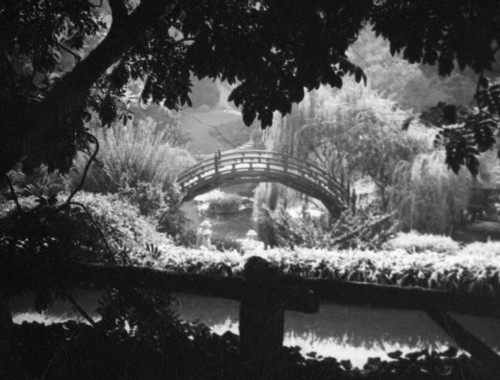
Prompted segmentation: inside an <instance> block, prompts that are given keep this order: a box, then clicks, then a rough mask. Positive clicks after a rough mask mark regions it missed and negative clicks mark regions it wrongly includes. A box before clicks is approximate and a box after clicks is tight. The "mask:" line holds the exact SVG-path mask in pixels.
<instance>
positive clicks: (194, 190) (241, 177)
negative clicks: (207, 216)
mask: <svg viewBox="0 0 500 380" xmlns="http://www.w3.org/2000/svg"><path fill="white" fill-rule="evenodd" d="M252 182H253V183H259V182H278V183H281V184H283V185H285V186H288V187H290V188H292V189H295V190H297V191H299V192H302V193H304V194H307V195H309V196H311V197H313V198H316V199H318V200H319V201H321V202H322V203H323V204H324V205H325V207H326V208H327V209H328V211H330V213H331V214H332V215H339V214H340V213H341V212H342V211H344V210H346V209H347V208H349V207H353V201H352V199H353V196H351V194H350V190H349V188H348V187H346V186H344V185H343V184H342V183H341V182H340V181H338V180H337V179H336V178H334V177H333V176H331V175H330V174H329V173H327V172H326V171H324V170H323V169H321V168H319V167H318V166H316V165H314V164H312V163H310V162H308V161H304V160H300V159H298V158H295V157H292V156H288V155H286V154H283V153H275V152H269V151H265V150H244V151H231V152H226V153H220V152H219V153H215V154H214V158H211V159H208V160H204V161H202V162H200V163H198V164H196V165H194V166H192V167H191V168H189V169H188V170H186V171H184V172H183V173H181V174H180V175H179V177H178V178H177V183H178V184H179V186H180V188H181V191H182V192H183V193H184V194H185V195H184V200H190V199H192V198H194V197H195V196H197V195H199V194H203V193H205V192H208V191H210V190H212V189H214V188H217V187H219V186H220V185H221V184H223V183H228V184H238V183H252Z"/></svg>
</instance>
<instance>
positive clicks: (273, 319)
mask: <svg viewBox="0 0 500 380" xmlns="http://www.w3.org/2000/svg"><path fill="white" fill-rule="evenodd" d="M15 269H16V268H13V266H9V271H6V270H5V269H3V268H0V289H2V290H3V292H4V293H9V294H16V293H18V292H20V291H23V290H29V289H31V290H38V289H39V288H40V284H41V283H42V284H43V286H44V287H46V288H50V287H54V288H55V287H59V286H61V284H64V286H65V287H75V288H81V287H91V288H94V289H109V288H113V287H114V288H131V287H132V288H149V289H156V290H161V291H167V292H183V293H191V294H196V295H202V296H210V297H218V298H225V299H230V300H235V301H239V302H240V323H239V326H240V327H239V328H240V353H241V366H242V368H245V373H246V375H245V376H247V378H249V379H257V378H263V376H264V375H265V374H268V373H269V372H270V371H272V368H276V366H277V363H280V360H281V357H282V353H283V351H282V350H283V338H284V320H285V310H293V311H299V312H303V313H316V312H317V311H318V310H319V305H320V301H329V302H336V303H344V304H358V305H369V306H374V307H384V308H396V309H414V310H422V311H425V312H427V313H428V314H429V316H430V317H431V319H432V320H434V321H435V322H436V323H438V324H439V325H440V326H441V327H442V328H443V329H444V330H445V331H446V332H447V333H448V334H449V335H451V336H452V338H453V339H455V341H456V342H457V343H458V344H459V345H460V346H461V347H462V348H463V349H464V350H467V351H468V352H469V353H470V354H471V355H472V356H473V357H474V358H475V359H476V360H477V361H478V362H480V363H481V364H483V366H484V367H485V368H486V369H487V370H489V371H490V372H491V373H492V374H494V376H498V377H493V378H500V357H499V356H498V355H497V354H496V353H495V352H494V351H493V350H491V349H490V348H489V347H488V346H486V345H485V344H484V343H483V342H481V341H480V340H479V339H477V338H476V337H474V336H473V335H472V334H470V333H469V332H468V331H467V330H465V329H464V328H463V327H462V326H460V325H459V324H458V322H456V321H455V320H454V319H453V318H452V317H451V315H450V314H449V312H454V313H460V314H470V315H476V316H482V317H494V318H500V300H499V299H498V298H495V297H490V296H476V295H470V294H462V293H460V294H459V293H453V292H445V291H438V290H429V289H422V288H401V287H396V286H387V285H376V284H368V283H355V282H344V281H336V280H321V279H307V278H300V277H296V276H289V275H280V274H279V273H278V272H279V271H278V268H277V267H274V266H272V265H271V264H269V263H268V262H267V261H265V260H264V259H262V258H259V257H251V258H250V259H249V260H248V261H247V263H246V265H245V269H244V273H243V276H232V277H221V276H214V275H203V274H194V273H172V272H168V271H165V270H160V269H152V268H141V267H133V266H127V267H123V266H116V265H100V264H73V265H69V266H65V267H64V268H56V267H53V268H49V269H44V270H43V271H40V270H38V271H37V268H31V269H30V268H24V267H20V268H17V269H18V270H15ZM269 378H272V377H269Z"/></svg>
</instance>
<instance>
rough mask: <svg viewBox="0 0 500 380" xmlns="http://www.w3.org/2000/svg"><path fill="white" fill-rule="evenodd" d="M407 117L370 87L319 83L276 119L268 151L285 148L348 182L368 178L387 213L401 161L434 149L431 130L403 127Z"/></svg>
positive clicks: (267, 141)
mask: <svg viewBox="0 0 500 380" xmlns="http://www.w3.org/2000/svg"><path fill="white" fill-rule="evenodd" d="M408 115H409V113H408V112H407V111H404V110H401V109H399V108H398V107H397V104H396V103H395V102H394V101H392V100H389V99H385V98H383V97H381V96H380V95H379V94H378V93H377V92H376V91H374V90H373V89H371V88H370V87H360V86H356V85H355V84H354V83H352V82H350V81H346V83H345V84H344V87H343V89H342V91H336V90H334V89H331V88H327V87H321V88H320V89H318V90H316V91H313V92H312V93H310V94H308V95H307V96H306V97H305V99H304V101H303V102H302V103H301V104H300V105H299V106H298V107H297V108H296V109H295V110H294V111H293V112H292V114H291V115H290V116H287V117H286V118H280V119H278V120H275V123H274V125H273V127H272V128H270V129H269V132H267V134H266V143H267V147H268V149H270V150H273V151H283V150H286V151H287V153H288V154H292V155H293V156H295V157H298V158H301V159H304V160H307V161H310V162H312V163H314V164H316V165H318V166H320V167H321V168H323V169H324V170H326V171H327V172H329V173H330V174H331V175H333V176H334V177H336V178H338V179H345V181H346V182H353V181H355V180H356V179H358V178H361V177H368V178H369V179H370V180H371V181H372V182H373V183H374V184H375V185H376V188H377V190H378V194H379V199H380V205H381V209H382V210H383V211H385V210H386V209H387V205H388V194H387V189H388V187H389V186H390V185H392V178H393V175H392V174H393V170H394V168H395V166H396V165H397V163H398V162H399V161H401V160H404V161H408V162H411V160H412V159H413V157H415V156H416V155H417V154H418V153H420V152H422V151H426V150H429V149H430V147H431V141H432V137H433V133H432V132H431V131H429V130H428V129H426V128H424V127H422V126H420V127H419V126H412V128H411V130H410V131H408V132H403V131H401V127H400V126H401V124H402V123H403V121H404V120H405V118H407V117H408ZM285 195H289V194H288V192H287V193H286V194H285Z"/></svg>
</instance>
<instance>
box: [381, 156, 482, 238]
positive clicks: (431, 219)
mask: <svg viewBox="0 0 500 380" xmlns="http://www.w3.org/2000/svg"><path fill="white" fill-rule="evenodd" d="M444 155H445V153H444V151H437V152H433V153H427V154H421V155H419V156H418V157H417V158H416V159H415V161H414V162H413V163H409V162H401V163H399V164H398V166H397V168H396V170H395V171H394V181H393V183H394V185H393V187H392V188H391V189H390V193H391V197H390V207H391V208H392V209H393V210H395V211H396V212H397V214H398V218H397V219H398V220H399V223H400V227H401V229H402V230H404V231H408V230H416V231H419V232H423V233H433V234H444V235H450V234H451V233H452V232H453V228H454V227H455V226H457V225H459V224H460V223H461V222H462V218H463V211H464V210H465V209H466V208H467V203H468V201H469V198H470V196H471V193H472V188H473V182H474V178H473V177H472V176H471V174H470V173H469V172H466V171H464V170H462V171H460V173H459V174H455V173H453V172H452V171H451V170H449V169H448V168H447V167H446V164H445V163H444Z"/></svg>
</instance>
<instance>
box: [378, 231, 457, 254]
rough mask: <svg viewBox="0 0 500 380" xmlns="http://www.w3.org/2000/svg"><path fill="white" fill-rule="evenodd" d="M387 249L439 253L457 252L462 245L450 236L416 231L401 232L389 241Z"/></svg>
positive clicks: (386, 244) (385, 246)
mask: <svg viewBox="0 0 500 380" xmlns="http://www.w3.org/2000/svg"><path fill="white" fill-rule="evenodd" d="M383 247H384V248H385V249H391V250H394V249H403V250H405V251H406V252H408V253H414V252H424V251H431V252H438V253H456V252H457V251H458V250H459V249H460V245H459V244H458V243H457V242H456V241H454V240H452V239H451V238H450V237H448V236H443V235H431V234H419V233H418V232H416V231H410V232H408V233H399V234H398V235H397V236H396V237H395V238H393V239H391V240H389V241H387V242H386V243H385V244H384V246H383Z"/></svg>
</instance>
